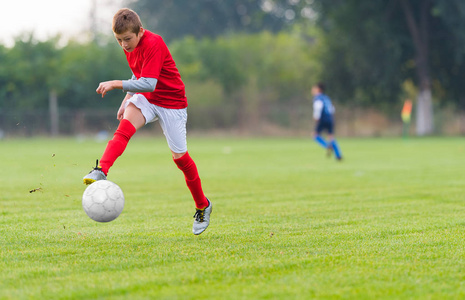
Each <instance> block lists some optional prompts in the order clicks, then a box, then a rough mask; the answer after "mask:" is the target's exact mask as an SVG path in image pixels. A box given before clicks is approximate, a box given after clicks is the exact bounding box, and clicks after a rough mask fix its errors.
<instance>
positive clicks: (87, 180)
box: [82, 159, 107, 185]
mask: <svg viewBox="0 0 465 300" xmlns="http://www.w3.org/2000/svg"><path fill="white" fill-rule="evenodd" d="M82 180H83V181H84V184H87V185H89V184H92V183H94V182H96V181H97V180H107V176H106V175H105V173H103V172H102V168H101V167H100V166H99V165H98V159H97V161H96V162H95V168H94V169H93V170H92V171H90V172H89V174H87V175H86V176H84V178H82Z"/></svg>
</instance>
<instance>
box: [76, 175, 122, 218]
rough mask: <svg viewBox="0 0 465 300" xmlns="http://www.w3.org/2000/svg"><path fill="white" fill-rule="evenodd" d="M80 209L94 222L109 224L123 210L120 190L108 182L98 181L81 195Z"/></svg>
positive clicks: (114, 184)
mask: <svg viewBox="0 0 465 300" xmlns="http://www.w3.org/2000/svg"><path fill="white" fill-rule="evenodd" d="M82 208H84V211H85V212H86V214H87V215H88V216H89V218H91V219H92V220H94V221H97V222H110V221H113V220H114V219H116V218H117V217H118V216H119V214H120V213H121V212H122V211H123V208H124V195H123V191H122V190H121V188H120V187H119V186H118V185H117V184H116V183H113V182H111V181H108V180H98V181H96V182H94V183H92V184H91V185H89V186H88V187H87V188H86V190H85V191H84V194H83V195H82Z"/></svg>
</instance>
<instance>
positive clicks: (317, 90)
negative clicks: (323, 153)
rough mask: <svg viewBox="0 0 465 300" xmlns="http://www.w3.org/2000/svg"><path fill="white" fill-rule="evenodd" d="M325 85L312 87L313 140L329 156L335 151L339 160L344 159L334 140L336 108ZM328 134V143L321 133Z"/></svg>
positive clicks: (318, 84)
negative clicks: (326, 151) (325, 150)
mask: <svg viewBox="0 0 465 300" xmlns="http://www.w3.org/2000/svg"><path fill="white" fill-rule="evenodd" d="M325 88H326V87H325V85H324V83H322V82H319V83H317V84H315V85H314V86H313V87H312V95H313V119H314V120H315V123H316V124H315V132H314V136H313V139H314V140H315V142H317V143H318V144H320V145H321V146H322V147H323V148H325V149H327V150H328V155H331V154H332V152H333V151H334V155H335V156H336V159H337V160H341V159H342V153H341V150H340V149H339V146H338V144H337V142H336V139H335V138H334V116H333V115H334V106H333V104H332V103H331V99H329V97H328V96H326V94H325ZM323 131H327V132H328V141H326V140H325V139H324V138H323V137H322V136H321V133H322V132H323Z"/></svg>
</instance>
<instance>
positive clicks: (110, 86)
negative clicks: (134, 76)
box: [96, 80, 123, 98]
mask: <svg viewBox="0 0 465 300" xmlns="http://www.w3.org/2000/svg"><path fill="white" fill-rule="evenodd" d="M114 89H121V90H122V89H123V82H122V81H121V80H111V81H104V82H100V84H99V85H98V88H97V90H96V92H97V94H102V98H103V97H105V95H106V93H107V92H108V91H111V90H114Z"/></svg>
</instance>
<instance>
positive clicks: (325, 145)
mask: <svg viewBox="0 0 465 300" xmlns="http://www.w3.org/2000/svg"><path fill="white" fill-rule="evenodd" d="M313 140H314V141H315V142H317V143H318V144H319V145H320V146H321V147H323V148H325V149H326V148H328V143H327V142H326V141H325V139H324V138H323V137H322V136H321V135H319V134H318V133H315V135H314V137H313Z"/></svg>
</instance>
